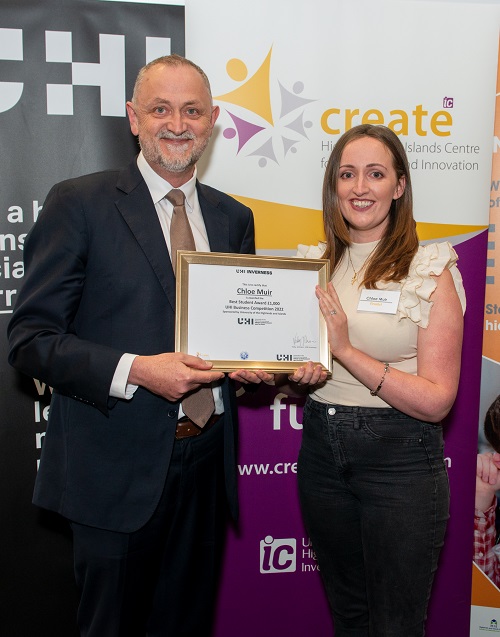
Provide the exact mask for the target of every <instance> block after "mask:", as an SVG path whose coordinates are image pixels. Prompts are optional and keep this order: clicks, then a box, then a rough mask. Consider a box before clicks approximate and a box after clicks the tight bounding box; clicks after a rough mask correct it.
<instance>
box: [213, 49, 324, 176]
mask: <svg viewBox="0 0 500 637" xmlns="http://www.w3.org/2000/svg"><path fill="white" fill-rule="evenodd" d="M271 55H272V47H271V49H270V50H269V53H268V54H267V56H266V58H265V60H264V61H263V62H262V64H261V65H260V67H259V68H258V69H257V71H256V72H255V73H254V74H253V75H252V76H250V77H249V72H248V68H247V65H246V64H245V62H243V60H240V59H236V58H233V59H231V60H229V61H228V62H227V64H226V71H227V74H228V76H229V77H230V78H231V80H233V81H234V82H235V83H238V86H236V87H235V88H234V89H233V90H232V91H230V92H229V93H225V94H223V95H217V96H215V97H214V99H215V100H217V101H219V102H225V103H226V104H229V105H230V106H227V107H226V108H225V111H226V113H227V114H228V115H229V117H230V118H231V120H232V125H230V126H228V127H226V128H225V129H224V131H223V136H224V138H225V139H227V140H233V139H236V140H237V149H236V154H237V155H238V154H240V152H241V151H243V150H244V152H245V153H246V156H247V157H257V158H258V165H259V166H260V167H262V168H264V167H265V166H267V164H268V162H269V161H273V162H275V163H277V164H280V163H282V162H283V161H284V160H285V159H286V157H287V156H288V154H289V153H296V152H297V147H298V145H299V144H300V143H301V142H303V141H307V140H308V139H309V138H308V136H307V129H308V128H311V127H312V125H313V123H312V121H310V120H308V119H307V116H306V111H307V106H308V105H309V104H311V103H312V102H314V101H315V100H313V99H309V98H307V97H303V96H302V93H303V92H304V84H303V82H301V81H296V82H295V83H294V84H293V86H292V87H286V86H284V85H283V84H282V83H281V82H280V81H279V80H278V79H276V78H275V77H274V76H273V75H272V74H271ZM275 88H279V92H277V91H275ZM278 95H279V97H278Z"/></svg>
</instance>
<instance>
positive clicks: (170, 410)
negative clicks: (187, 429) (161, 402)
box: [168, 409, 177, 418]
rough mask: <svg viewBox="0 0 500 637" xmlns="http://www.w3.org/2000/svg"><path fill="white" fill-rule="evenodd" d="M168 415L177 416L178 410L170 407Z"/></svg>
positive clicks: (170, 416)
mask: <svg viewBox="0 0 500 637" xmlns="http://www.w3.org/2000/svg"><path fill="white" fill-rule="evenodd" d="M168 417H169V418H177V412H176V411H175V409H169V411H168Z"/></svg>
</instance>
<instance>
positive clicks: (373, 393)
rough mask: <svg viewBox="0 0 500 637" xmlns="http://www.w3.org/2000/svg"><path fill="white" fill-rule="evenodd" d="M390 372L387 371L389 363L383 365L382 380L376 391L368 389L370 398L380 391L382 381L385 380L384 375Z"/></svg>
mask: <svg viewBox="0 0 500 637" xmlns="http://www.w3.org/2000/svg"><path fill="white" fill-rule="evenodd" d="M390 371H391V370H390V369H389V363H384V373H383V374H382V378H381V379H380V383H379V384H378V387H377V389H370V394H371V395H372V396H376V395H377V394H378V393H379V391H380V389H381V388H382V385H383V384H384V380H385V375H386V374H387V372H390Z"/></svg>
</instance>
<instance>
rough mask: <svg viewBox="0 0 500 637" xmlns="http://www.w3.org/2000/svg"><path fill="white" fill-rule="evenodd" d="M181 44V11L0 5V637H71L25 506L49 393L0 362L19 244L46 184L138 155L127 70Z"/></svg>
mask: <svg viewBox="0 0 500 637" xmlns="http://www.w3.org/2000/svg"><path fill="white" fill-rule="evenodd" d="M184 46H185V42H184V7H179V6H166V5H147V4H133V3H126V2H123V3H122V2H101V1H100V0H44V1H43V2H40V0H29V1H26V0H13V1H10V0H9V1H6V0H0V149H1V174H0V322H1V326H2V336H1V338H0V352H1V361H2V362H1V363H0V380H1V383H2V389H1V393H0V511H1V522H0V546H1V547H2V548H1V550H0V582H1V584H0V591H1V594H0V600H1V601H0V634H1V635H9V636H10V637H26V636H27V635H29V636H30V637H31V636H33V637H35V636H36V637H44V636H47V637H54V636H57V635H64V637H71V636H72V635H77V634H78V633H77V630H76V623H75V613H76V604H77V596H76V590H75V586H74V581H73V570H72V555H71V538H70V534H69V530H68V528H67V525H66V522H65V521H63V520H61V519H59V518H58V517H57V516H55V515H53V514H50V513H48V512H44V511H40V510H38V509H37V508H36V507H34V506H33V505H32V504H31V497H32V491H33V484H34V480H35V476H36V471H37V465H38V461H39V458H40V450H41V447H42V445H43V437H44V434H45V428H46V424H47V418H48V412H49V405H50V394H51V390H50V388H49V387H46V386H45V385H44V384H43V383H41V382H39V381H38V380H36V379H31V378H27V377H22V376H21V375H19V374H17V373H16V372H14V370H12V369H11V368H10V367H9V365H8V363H7V341H6V336H5V332H6V328H7V323H8V321H9V318H10V315H11V313H12V309H13V307H14V304H15V301H16V295H17V290H18V289H19V287H20V286H21V285H22V281H23V274H24V272H23V244H24V239H25V236H26V234H27V232H28V231H29V229H30V228H31V226H32V225H33V223H34V222H35V221H36V219H37V217H38V214H39V212H40V210H41V207H42V205H43V200H44V198H45V196H46V195H47V193H48V191H49V189H50V187H51V186H52V185H53V184H54V183H56V182H58V181H61V180H62V179H65V178H67V177H74V176H77V175H81V174H85V173H89V172H95V171H98V170H102V169H106V168H115V167H118V166H122V165H124V164H125V163H126V162H127V161H128V160H129V159H130V157H132V156H133V155H134V154H136V153H137V144H136V141H135V139H134V137H133V136H132V134H131V133H130V129H129V126H128V120H127V118H126V113H125V101H126V100H127V99H129V98H130V97H131V95H132V89H133V84H134V80H135V77H136V74H137V71H138V69H139V68H140V67H141V66H143V65H144V64H145V63H146V62H148V61H149V60H151V59H153V58H155V57H158V56H159V55H163V54H168V53H170V52H172V53H179V54H181V55H182V54H184ZM104 231H105V229H104V228H103V232H104Z"/></svg>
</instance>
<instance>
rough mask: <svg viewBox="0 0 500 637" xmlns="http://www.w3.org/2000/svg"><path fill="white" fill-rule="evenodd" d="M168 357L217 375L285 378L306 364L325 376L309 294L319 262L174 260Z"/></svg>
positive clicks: (317, 315) (322, 269)
mask: <svg viewBox="0 0 500 637" xmlns="http://www.w3.org/2000/svg"><path fill="white" fill-rule="evenodd" d="M176 272H177V283H176V320H175V323H176V329H175V350H176V351H177V352H184V353H187V354H193V355H195V356H199V357H200V358H203V359H206V360H210V361H211V362H212V363H213V368H214V369H216V370H220V371H224V372H230V371H235V370H237V369H263V370H266V371H268V372H270V373H279V372H291V371H293V370H295V369H296V368H297V367H300V366H301V365H302V364H304V363H305V362H306V361H308V360H312V361H313V362H315V363H319V364H321V365H322V366H323V368H324V369H325V370H327V371H328V372H329V373H331V369H332V366H331V355H330V350H329V346H328V335H327V329H326V323H325V321H324V318H323V316H322V314H321V311H320V309H319V304H318V300H317V298H316V296H315V294H314V290H315V287H316V285H319V286H321V287H322V288H323V289H325V288H326V285H327V283H328V281H329V279H330V267H329V262H328V261H327V260H326V259H301V258H294V257H278V256H261V255H242V254H231V253H224V252H192V251H179V252H178V253H177V269H176Z"/></svg>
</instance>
